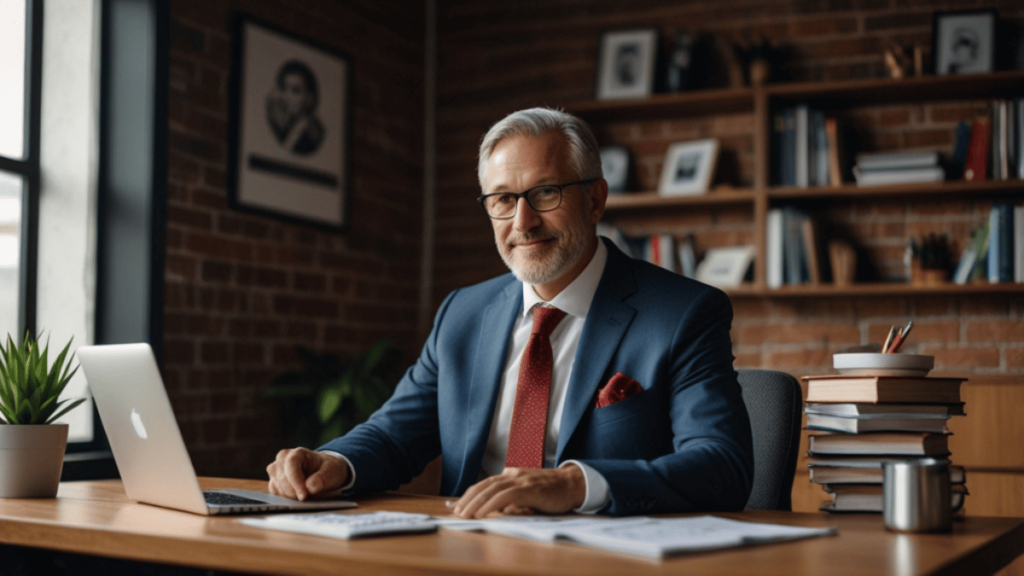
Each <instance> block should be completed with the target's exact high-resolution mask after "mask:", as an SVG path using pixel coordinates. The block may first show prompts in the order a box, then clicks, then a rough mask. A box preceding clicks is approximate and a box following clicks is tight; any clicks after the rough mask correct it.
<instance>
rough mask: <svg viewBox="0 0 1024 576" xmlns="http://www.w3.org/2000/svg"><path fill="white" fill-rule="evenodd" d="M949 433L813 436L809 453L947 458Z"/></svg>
mask: <svg viewBox="0 0 1024 576" xmlns="http://www.w3.org/2000/svg"><path fill="white" fill-rule="evenodd" d="M947 438H948V435H947V434H930V433H919V432H872V433H868V434H812V435H811V436H808V437H807V446H808V448H807V453H808V454H809V455H811V456H818V455H820V454H832V455H840V454H845V455H849V456H871V455H874V456H947V455H949V441H948V440H947Z"/></svg>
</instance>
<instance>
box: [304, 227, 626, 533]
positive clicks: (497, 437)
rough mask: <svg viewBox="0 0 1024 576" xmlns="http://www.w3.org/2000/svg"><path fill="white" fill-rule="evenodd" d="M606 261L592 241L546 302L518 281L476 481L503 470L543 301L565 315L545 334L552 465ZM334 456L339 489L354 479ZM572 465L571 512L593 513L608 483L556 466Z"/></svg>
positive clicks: (547, 450) (547, 457)
mask: <svg viewBox="0 0 1024 576" xmlns="http://www.w3.org/2000/svg"><path fill="white" fill-rule="evenodd" d="M607 261H608V248H606V247H605V245H604V242H602V241H601V240H600V239H598V241H597V252H595V253H594V257H593V258H592V259H591V260H590V264H588V265H587V267H586V268H585V269H584V270H583V272H582V273H581V274H580V275H579V276H577V277H576V279H575V280H573V281H572V283H571V284H569V285H568V286H566V288H565V289H564V290H562V291H561V292H559V293H558V295H557V296H555V297H554V298H553V299H552V300H551V301H550V302H545V301H544V300H543V299H541V297H540V296H538V295H537V293H536V292H535V291H534V290H533V287H532V286H530V285H529V284H525V283H524V284H523V309H522V310H521V311H520V313H519V317H518V318H517V319H516V322H515V324H514V325H513V327H512V339H511V342H510V344H509V351H508V356H507V360H506V361H505V371H504V372H503V373H502V377H501V384H500V388H499V390H498V402H497V405H496V406H495V409H494V417H493V420H492V421H491V433H490V435H489V436H488V437H487V448H486V449H485V451H484V456H483V461H482V463H481V469H480V479H484V478H486V477H488V476H497V475H498V474H501V472H502V471H503V470H504V469H505V453H506V452H507V451H508V436H509V429H510V428H511V427H512V409H513V407H514V405H515V401H516V385H517V382H518V380H519V363H520V360H522V356H523V350H524V349H525V348H526V343H527V341H529V339H530V333H531V332H532V331H533V307H534V306H536V305H538V304H547V305H551V306H554V307H555V308H558V309H559V310H563V311H564V312H565V313H566V315H565V318H563V319H562V321H561V322H559V324H558V326H557V327H556V328H555V330H554V332H552V333H551V337H550V340H551V351H552V356H553V358H554V367H553V369H552V373H551V395H550V397H549V400H548V422H547V431H546V433H545V436H544V467H545V468H551V467H553V466H554V463H555V451H556V450H557V448H558V431H559V428H560V426H561V423H562V409H563V408H564V407H565V396H566V393H567V392H568V389H569V376H570V375H571V374H572V365H573V361H574V359H575V358H576V348H577V347H579V343H580V336H581V335H582V334H583V324H584V322H585V321H586V319H587V312H588V311H589V310H590V303H591V301H593V299H594V293H596V292H597V285H598V283H599V282H600V281H601V275H602V274H603V273H604V266H605V263H606V262H607ZM324 452H325V453H327V454H331V455H333V456H339V457H341V458H342V459H343V460H345V462H346V463H347V464H348V468H349V472H350V473H351V477H350V478H349V480H348V482H347V483H346V484H345V486H344V487H343V488H342V489H341V491H344V490H347V489H349V488H351V487H352V486H353V485H354V484H355V482H356V469H355V467H354V466H352V462H350V461H349V459H348V458H345V456H344V455H342V454H338V453H337V452H333V451H326V450H325V451H324ZM567 465H576V466H579V467H580V469H581V470H582V471H583V476H584V478H585V481H586V496H585V497H584V501H583V505H582V506H580V507H579V508H576V509H575V512H581V513H584V514H593V513H596V512H598V511H600V510H601V508H604V506H605V505H606V504H607V503H608V500H609V493H608V491H609V487H608V481H607V480H605V479H604V476H601V474H600V473H599V472H598V471H596V470H594V469H593V468H591V467H590V466H587V465H586V464H583V463H582V462H577V461H575V460H567V461H565V462H563V463H562V466H567Z"/></svg>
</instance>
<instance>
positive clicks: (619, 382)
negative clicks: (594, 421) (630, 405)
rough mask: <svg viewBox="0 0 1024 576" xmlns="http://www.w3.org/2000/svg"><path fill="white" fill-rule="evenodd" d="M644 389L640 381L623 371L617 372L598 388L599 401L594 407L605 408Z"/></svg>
mask: <svg viewBox="0 0 1024 576" xmlns="http://www.w3.org/2000/svg"><path fill="white" fill-rule="evenodd" d="M643 391H644V387H643V386H641V385H640V383H639V382H637V381H636V380H633V379H632V378H630V377H629V376H626V375H625V374H623V373H622V372H616V373H615V376H612V379H611V380H609V381H608V383H607V384H605V385H604V386H603V387H602V388H601V389H600V390H598V392H597V402H596V403H595V404H594V407H595V408H604V407H605V406H611V405H612V404H615V403H616V402H622V401H623V400H626V399H629V398H632V397H633V396H636V395H637V394H639V393H641V392H643Z"/></svg>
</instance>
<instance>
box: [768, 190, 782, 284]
mask: <svg viewBox="0 0 1024 576" xmlns="http://www.w3.org/2000/svg"><path fill="white" fill-rule="evenodd" d="M765 224H766V225H765V235H766V236H767V238H765V259H766V260H767V262H766V270H765V271H766V273H767V281H768V287H769V288H779V287H781V286H782V284H783V279H784V275H783V271H782V254H783V246H782V237H783V233H782V227H783V214H782V209H781V208H771V209H769V210H768V217H767V221H766V223H765Z"/></svg>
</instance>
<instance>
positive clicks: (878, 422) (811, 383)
mask: <svg viewBox="0 0 1024 576" xmlns="http://www.w3.org/2000/svg"><path fill="white" fill-rule="evenodd" d="M803 380H804V381H805V382H806V383H807V402H806V403H805V405H804V412H805V414H806V417H807V429H808V430H813V431H816V432H815V433H814V434H811V435H810V437H809V440H808V455H809V456H810V460H809V461H808V467H809V469H810V480H811V482H812V483H815V484H820V485H821V487H822V489H823V490H824V491H825V493H826V494H827V495H828V496H829V500H827V501H826V502H825V503H823V504H822V505H821V507H820V509H821V510H824V511H829V512H882V464H883V463H884V462H886V461H891V460H910V459H917V458H936V459H940V460H941V459H947V458H948V457H949V443H948V441H947V440H948V437H949V434H950V432H949V428H948V427H947V426H946V421H947V420H948V419H949V418H950V417H953V416H963V415H964V405H963V402H962V401H961V400H960V384H961V383H962V382H963V381H964V379H963V378H934V377H925V376H921V377H908V376H871V375H864V376H860V375H858V376H851V375H828V376H805V377H804V378H803ZM964 482H965V477H964V470H963V468H962V467H959V466H951V467H950V484H951V486H950V492H951V495H952V500H953V501H952V502H951V504H953V506H954V507H955V508H956V509H959V508H960V506H962V504H963V497H964V496H965V495H966V493H967V490H966V487H965V484H964Z"/></svg>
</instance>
